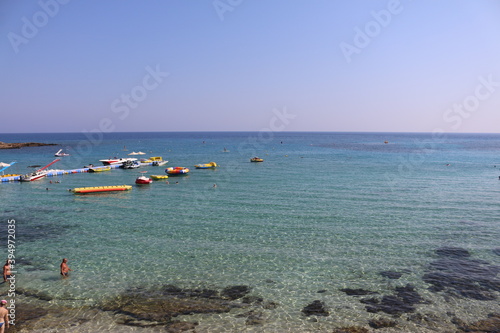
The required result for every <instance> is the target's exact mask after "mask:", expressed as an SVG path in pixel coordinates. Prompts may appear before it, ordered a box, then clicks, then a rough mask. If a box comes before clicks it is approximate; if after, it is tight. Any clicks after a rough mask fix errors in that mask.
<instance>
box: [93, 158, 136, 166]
mask: <svg viewBox="0 0 500 333" xmlns="http://www.w3.org/2000/svg"><path fill="white" fill-rule="evenodd" d="M126 161H132V162H133V161H137V158H132V157H127V158H109V159H106V160H99V162H102V164H103V165H122V164H123V163H124V162H126Z"/></svg>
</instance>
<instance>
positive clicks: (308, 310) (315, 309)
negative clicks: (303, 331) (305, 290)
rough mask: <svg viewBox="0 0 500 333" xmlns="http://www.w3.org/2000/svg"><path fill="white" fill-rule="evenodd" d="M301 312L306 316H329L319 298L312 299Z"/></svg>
mask: <svg viewBox="0 0 500 333" xmlns="http://www.w3.org/2000/svg"><path fill="white" fill-rule="evenodd" d="M302 312H303V313H304V314H305V315H306V316H313V315H314V316H325V317H326V316H329V315H330V312H328V311H327V310H326V307H325V305H324V304H323V302H321V301H319V300H315V301H313V302H312V303H311V304H309V305H307V306H306V307H304V308H303V309H302Z"/></svg>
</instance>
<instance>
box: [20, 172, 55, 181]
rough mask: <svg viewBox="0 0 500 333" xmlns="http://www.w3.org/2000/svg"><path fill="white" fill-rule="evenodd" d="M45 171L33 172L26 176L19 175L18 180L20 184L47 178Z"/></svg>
mask: <svg viewBox="0 0 500 333" xmlns="http://www.w3.org/2000/svg"><path fill="white" fill-rule="evenodd" d="M47 173H48V172H47V171H35V172H32V173H28V174H26V175H21V176H20V177H19V180H20V181H22V182H32V181H34V180H38V179H42V178H43V177H46V176H47Z"/></svg>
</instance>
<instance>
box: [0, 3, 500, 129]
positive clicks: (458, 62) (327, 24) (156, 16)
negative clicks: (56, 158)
mask: <svg viewBox="0 0 500 333" xmlns="http://www.w3.org/2000/svg"><path fill="white" fill-rule="evenodd" d="M0 35H1V44H0V61H1V63H0V108H1V118H0V133H9V132H80V131H85V130H87V131H90V130H93V129H99V127H101V128H102V129H103V130H109V129H110V128H112V130H113V131H241V130H248V131H259V130H262V129H265V128H269V127H270V126H273V125H274V127H275V128H279V130H287V131H396V132H430V131H433V130H435V129H442V130H443V131H445V132H497V131H498V128H499V125H500V43H499V41H500V2H499V1H497V0H475V1H470V0H443V1H435V0H419V1H411V0H401V1H395V0H391V1H376V0H365V1H361V0H358V1H334V0H307V1H306V0H302V1H298V0H273V1H265V0H215V1H214V0H199V1H186V0H171V1H160V0H157V1H153V0H152V1H138V0H136V1H130V0H108V1H97V0H86V1H83V0H71V1H69V0H40V1H17V0H5V1H2V2H0ZM155 72H156V74H155ZM151 73H153V74H151ZM273 110H274V111H273ZM276 110H279V112H281V113H283V112H286V113H287V114H289V115H293V116H294V118H293V119H292V118H291V116H289V118H287V119H286V121H285V122H283V121H282V120H281V123H280V122H279V121H278V122H276V119H274V120H273V118H276V112H277V111H276ZM284 110H286V111H284ZM273 121H274V122H273ZM278 125H279V126H278Z"/></svg>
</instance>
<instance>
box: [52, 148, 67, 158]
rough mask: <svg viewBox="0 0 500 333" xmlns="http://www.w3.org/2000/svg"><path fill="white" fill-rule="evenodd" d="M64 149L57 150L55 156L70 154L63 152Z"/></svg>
mask: <svg viewBox="0 0 500 333" xmlns="http://www.w3.org/2000/svg"><path fill="white" fill-rule="evenodd" d="M62 151H63V150H62V149H59V150H58V151H57V153H55V154H54V156H59V157H61V156H69V154H67V153H63V152H62Z"/></svg>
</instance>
